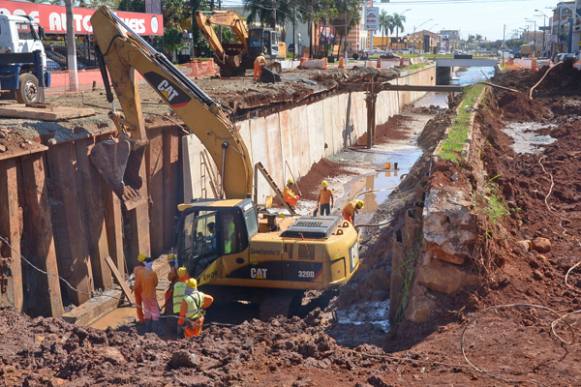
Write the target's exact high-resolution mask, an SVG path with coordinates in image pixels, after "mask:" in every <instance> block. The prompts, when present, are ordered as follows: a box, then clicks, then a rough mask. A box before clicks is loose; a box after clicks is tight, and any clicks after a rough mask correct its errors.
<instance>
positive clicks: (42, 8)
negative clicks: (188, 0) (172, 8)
mask: <svg viewBox="0 0 581 387" xmlns="http://www.w3.org/2000/svg"><path fill="white" fill-rule="evenodd" d="M94 12H95V10H94V9H92V8H73V26H74V28H75V33H76V34H79V35H91V34H92V33H93V27H92V26H91V15H93V13H94ZM0 13H2V14H5V15H28V16H30V17H31V18H32V19H33V20H34V21H35V22H36V23H38V25H40V26H41V27H43V28H44V31H45V32H46V33H47V34H64V33H65V32H66V30H67V16H66V10H65V7H61V6H58V5H48V4H35V3H23V2H15V1H6V0H0ZM116 14H117V16H119V17H120V18H121V19H122V20H123V21H124V22H125V24H127V25H128V26H129V27H130V28H131V29H133V31H135V32H136V33H138V34H140V35H158V36H161V35H163V16H162V15H160V14H152V13H138V12H124V11H118V12H116Z"/></svg>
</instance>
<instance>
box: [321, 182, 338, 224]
mask: <svg viewBox="0 0 581 387" xmlns="http://www.w3.org/2000/svg"><path fill="white" fill-rule="evenodd" d="M318 202H319V213H320V215H321V216H325V215H327V216H328V215H331V207H333V205H334V204H335V203H334V202H335V198H333V191H331V190H330V189H329V182H328V181H327V180H323V182H322V183H321V190H320V191H319V199H318Z"/></svg>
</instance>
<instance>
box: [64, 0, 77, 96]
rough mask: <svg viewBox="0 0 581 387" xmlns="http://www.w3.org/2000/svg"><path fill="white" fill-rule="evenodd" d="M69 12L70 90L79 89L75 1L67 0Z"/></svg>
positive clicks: (67, 38)
mask: <svg viewBox="0 0 581 387" xmlns="http://www.w3.org/2000/svg"><path fill="white" fill-rule="evenodd" d="M65 7H66V13H67V37H66V41H67V67H68V69H69V83H70V85H69V90H70V91H78V90H79V74H78V73H77V45H76V43H75V29H74V26H73V2H72V0H65Z"/></svg>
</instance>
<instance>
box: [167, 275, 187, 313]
mask: <svg viewBox="0 0 581 387" xmlns="http://www.w3.org/2000/svg"><path fill="white" fill-rule="evenodd" d="M168 277H169V274H168ZM189 278H190V276H189V275H188V269H186V268H185V267H183V266H182V267H178V269H177V270H176V277H175V279H174V280H173V281H171V282H170V285H169V288H168V289H167V290H166V291H165V305H164V312H165V314H166V315H170V314H176V315H177V314H178V313H179V312H180V305H181V303H182V299H183V298H184V294H185V289H186V281H187V280H188V279H189ZM176 291H177V293H176ZM176 297H177V302H176Z"/></svg>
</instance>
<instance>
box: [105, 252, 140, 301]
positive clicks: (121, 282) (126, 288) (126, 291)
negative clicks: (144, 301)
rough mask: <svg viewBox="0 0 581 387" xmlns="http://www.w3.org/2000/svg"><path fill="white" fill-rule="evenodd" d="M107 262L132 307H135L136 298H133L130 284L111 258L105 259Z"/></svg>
mask: <svg viewBox="0 0 581 387" xmlns="http://www.w3.org/2000/svg"><path fill="white" fill-rule="evenodd" d="M105 262H107V265H109V268H110V269H111V272H112V273H113V276H115V279H116V280H117V283H118V284H119V286H121V289H122V290H123V293H124V294H125V296H126V297H127V299H128V300H129V302H130V303H131V305H135V297H134V296H133V292H132V291H131V289H130V288H129V284H128V283H127V282H125V279H124V278H123V276H122V275H121V273H119V271H118V270H117V267H116V266H115V262H113V260H112V259H111V257H105Z"/></svg>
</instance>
